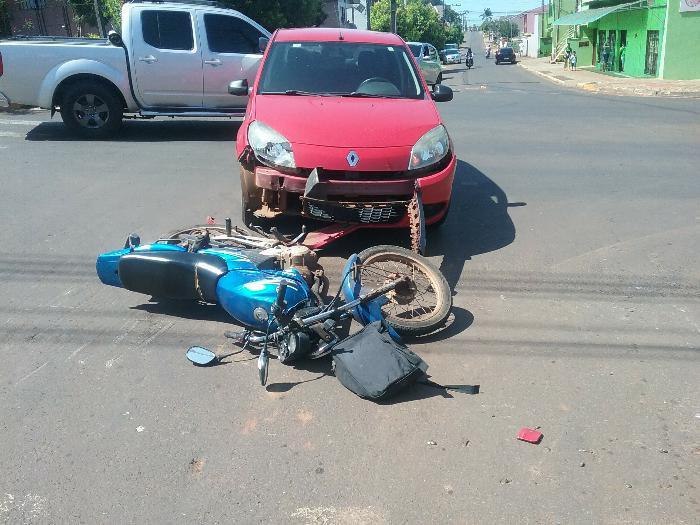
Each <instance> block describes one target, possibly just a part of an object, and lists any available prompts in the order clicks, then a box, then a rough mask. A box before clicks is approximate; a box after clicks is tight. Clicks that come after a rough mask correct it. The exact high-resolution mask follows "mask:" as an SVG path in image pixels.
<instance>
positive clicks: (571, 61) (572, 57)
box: [569, 51, 576, 71]
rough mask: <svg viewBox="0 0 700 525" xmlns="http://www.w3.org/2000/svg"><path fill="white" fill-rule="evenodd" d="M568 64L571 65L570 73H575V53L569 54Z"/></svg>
mask: <svg viewBox="0 0 700 525" xmlns="http://www.w3.org/2000/svg"><path fill="white" fill-rule="evenodd" d="M569 63H570V64H571V71H576V51H572V52H571V56H570V57H569Z"/></svg>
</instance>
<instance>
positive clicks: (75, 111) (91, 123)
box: [61, 82, 123, 139]
mask: <svg viewBox="0 0 700 525" xmlns="http://www.w3.org/2000/svg"><path fill="white" fill-rule="evenodd" d="M122 115H123V108H122V104H121V101H120V100H119V97H118V96H117V95H115V94H114V92H113V91H112V90H111V89H109V88H108V87H105V86H103V85H101V84H99V83H96V82H81V83H78V84H75V85H74V86H71V87H69V88H68V89H67V90H66V92H65V93H64V95H63V99H62V100H61V118H62V119H63V122H64V123H65V124H66V126H68V128H69V129H70V130H71V131H72V132H74V133H76V134H78V135H80V136H82V137H85V138H94V139H101V138H105V137H108V136H110V135H111V134H113V133H114V132H115V131H116V130H117V129H119V127H120V126H121V123H122Z"/></svg>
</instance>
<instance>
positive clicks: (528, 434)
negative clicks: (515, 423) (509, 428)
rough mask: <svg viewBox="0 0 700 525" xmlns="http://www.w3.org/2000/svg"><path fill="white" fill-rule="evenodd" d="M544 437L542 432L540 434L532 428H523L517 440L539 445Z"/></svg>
mask: <svg viewBox="0 0 700 525" xmlns="http://www.w3.org/2000/svg"><path fill="white" fill-rule="evenodd" d="M542 436H543V434H542V432H539V431H537V430H534V429H532V428H527V427H523V428H521V429H520V430H519V431H518V436H517V438H518V439H519V440H520V441H527V442H528V443H532V444H534V445H537V444H538V443H539V442H540V441H542Z"/></svg>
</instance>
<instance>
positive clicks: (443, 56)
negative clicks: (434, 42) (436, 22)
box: [438, 44, 459, 64]
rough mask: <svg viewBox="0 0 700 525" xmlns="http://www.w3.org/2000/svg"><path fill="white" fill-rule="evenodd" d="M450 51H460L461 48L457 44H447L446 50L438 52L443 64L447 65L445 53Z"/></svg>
mask: <svg viewBox="0 0 700 525" xmlns="http://www.w3.org/2000/svg"><path fill="white" fill-rule="evenodd" d="M448 49H459V46H458V45H457V44H445V49H441V50H440V51H438V56H439V57H440V61H441V62H442V63H443V64H444V63H445V51H447V50H448Z"/></svg>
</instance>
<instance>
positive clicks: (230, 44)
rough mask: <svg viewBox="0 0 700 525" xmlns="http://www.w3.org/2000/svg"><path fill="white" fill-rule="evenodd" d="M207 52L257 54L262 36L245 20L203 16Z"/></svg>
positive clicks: (232, 17)
mask: <svg viewBox="0 0 700 525" xmlns="http://www.w3.org/2000/svg"><path fill="white" fill-rule="evenodd" d="M204 27H205V28H206V30H207V42H208V43H209V50H210V51H212V52H214V53H240V54H254V53H259V52H260V49H259V42H258V39H259V38H260V37H261V36H265V35H263V34H262V33H261V32H260V31H258V30H257V29H256V28H254V27H253V26H251V25H250V24H249V23H248V22H246V21H245V20H241V19H240V18H237V17H235V16H226V15H204Z"/></svg>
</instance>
